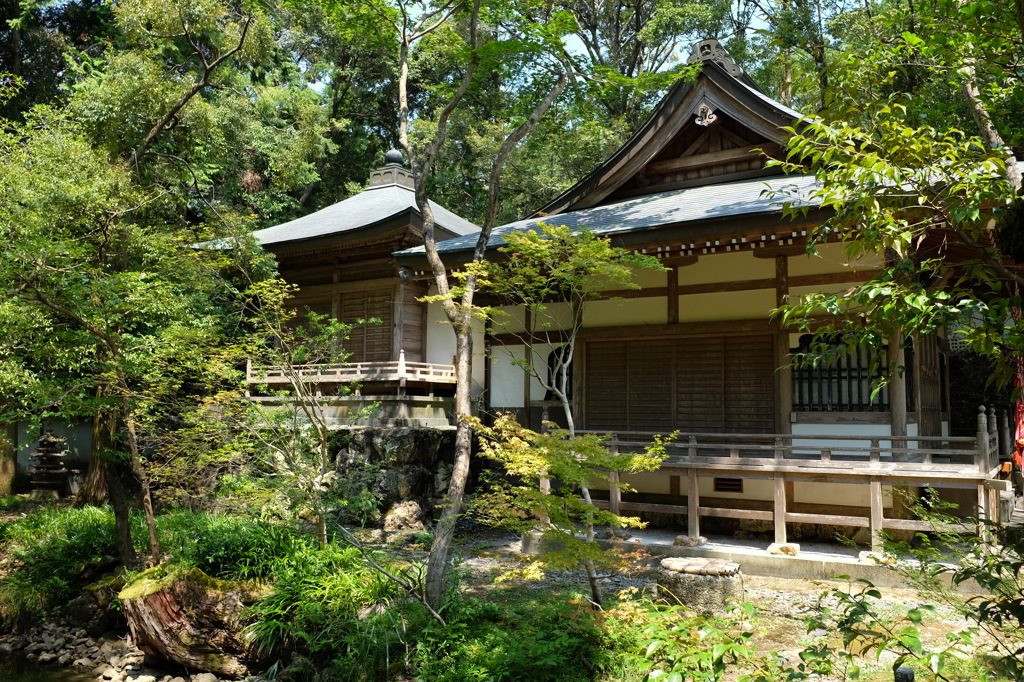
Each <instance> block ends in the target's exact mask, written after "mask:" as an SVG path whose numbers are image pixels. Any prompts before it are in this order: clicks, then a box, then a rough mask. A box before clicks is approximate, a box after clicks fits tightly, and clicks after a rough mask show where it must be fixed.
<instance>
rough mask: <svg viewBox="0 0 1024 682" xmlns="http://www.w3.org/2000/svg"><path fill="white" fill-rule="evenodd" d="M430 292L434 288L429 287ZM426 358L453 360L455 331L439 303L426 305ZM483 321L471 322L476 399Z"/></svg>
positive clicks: (480, 382) (481, 374) (479, 388)
mask: <svg viewBox="0 0 1024 682" xmlns="http://www.w3.org/2000/svg"><path fill="white" fill-rule="evenodd" d="M430 293H431V294H434V293H436V290H435V289H434V288H433V287H431V290H430ZM426 334H427V358H426V362H434V363H437V364H442V365H451V364H453V363H454V362H455V332H454V331H452V326H451V324H449V322H448V318H447V317H446V316H445V314H444V309H443V308H442V307H441V305H440V304H438V303H434V304H430V305H428V306H427V329H426ZM485 362H486V358H485V356H484V333H483V323H480V322H474V324H473V399H474V400H476V399H477V398H479V397H480V394H481V393H482V392H483V380H484V368H485Z"/></svg>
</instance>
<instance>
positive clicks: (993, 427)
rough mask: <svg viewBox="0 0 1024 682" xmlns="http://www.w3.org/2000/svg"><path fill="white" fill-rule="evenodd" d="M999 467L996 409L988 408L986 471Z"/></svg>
mask: <svg viewBox="0 0 1024 682" xmlns="http://www.w3.org/2000/svg"><path fill="white" fill-rule="evenodd" d="M997 466H999V426H998V424H997V420H996V408H994V407H990V408H988V469H989V471H991V470H992V469H993V468H995V467H997Z"/></svg>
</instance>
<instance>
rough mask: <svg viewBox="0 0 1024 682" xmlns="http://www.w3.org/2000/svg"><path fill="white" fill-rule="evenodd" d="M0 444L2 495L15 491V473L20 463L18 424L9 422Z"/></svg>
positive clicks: (0, 491)
mask: <svg viewBox="0 0 1024 682" xmlns="http://www.w3.org/2000/svg"><path fill="white" fill-rule="evenodd" d="M5 431H6V438H5V439H4V441H3V445H2V446H0V496H4V495H10V494H11V493H13V492H14V474H15V470H16V469H17V464H18V425H17V424H8V425H7V427H6V429H5Z"/></svg>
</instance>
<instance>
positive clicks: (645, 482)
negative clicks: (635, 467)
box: [621, 473, 671, 495]
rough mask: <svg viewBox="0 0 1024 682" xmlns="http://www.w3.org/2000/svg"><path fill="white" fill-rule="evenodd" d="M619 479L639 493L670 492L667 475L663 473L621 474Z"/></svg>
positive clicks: (661, 493) (658, 493) (666, 493)
mask: <svg viewBox="0 0 1024 682" xmlns="http://www.w3.org/2000/svg"><path fill="white" fill-rule="evenodd" d="M621 480H622V482H623V483H627V484H629V485H630V486H631V487H632V488H634V489H635V490H636V491H637V492H639V493H653V494H657V495H668V494H669V493H670V492H671V488H670V487H669V485H670V482H669V477H668V476H667V475H665V474H659V473H650V474H622V477H621Z"/></svg>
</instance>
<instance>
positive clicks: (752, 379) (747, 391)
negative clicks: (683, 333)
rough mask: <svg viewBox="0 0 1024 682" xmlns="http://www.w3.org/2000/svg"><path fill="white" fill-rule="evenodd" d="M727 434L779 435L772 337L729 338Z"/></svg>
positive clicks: (726, 351) (726, 372)
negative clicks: (776, 433) (777, 433)
mask: <svg viewBox="0 0 1024 682" xmlns="http://www.w3.org/2000/svg"><path fill="white" fill-rule="evenodd" d="M724 346H725V371H724V375H725V381H724V385H725V409H724V414H725V424H724V426H725V431H726V432H727V433H772V432H774V431H775V352H774V339H773V338H772V337H771V336H737V337H725V341H724Z"/></svg>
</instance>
